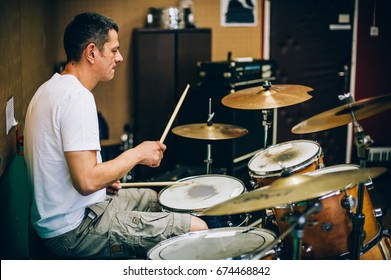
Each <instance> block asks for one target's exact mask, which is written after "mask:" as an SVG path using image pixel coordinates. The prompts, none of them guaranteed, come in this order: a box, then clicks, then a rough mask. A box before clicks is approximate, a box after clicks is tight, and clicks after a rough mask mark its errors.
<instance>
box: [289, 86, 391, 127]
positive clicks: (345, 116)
mask: <svg viewBox="0 0 391 280" xmlns="http://www.w3.org/2000/svg"><path fill="white" fill-rule="evenodd" d="M390 108H391V94H390V95H384V96H379V97H375V98H367V99H363V100H361V101H357V102H352V103H348V104H344V105H342V106H339V107H337V108H334V109H331V110H328V111H326V112H323V113H321V114H318V115H315V116H313V117H311V118H309V119H307V120H305V121H303V122H301V123H299V124H297V125H295V126H294V127H293V128H292V132H293V133H296V134H305V133H312V132H318V131H322V130H326V129H330V128H335V127H339V126H342V125H345V124H348V123H351V122H353V118H352V115H351V112H353V113H354V115H355V117H356V119H357V120H362V119H365V118H368V117H370V116H372V115H375V114H377V113H380V112H383V111H385V110H388V109H390Z"/></svg>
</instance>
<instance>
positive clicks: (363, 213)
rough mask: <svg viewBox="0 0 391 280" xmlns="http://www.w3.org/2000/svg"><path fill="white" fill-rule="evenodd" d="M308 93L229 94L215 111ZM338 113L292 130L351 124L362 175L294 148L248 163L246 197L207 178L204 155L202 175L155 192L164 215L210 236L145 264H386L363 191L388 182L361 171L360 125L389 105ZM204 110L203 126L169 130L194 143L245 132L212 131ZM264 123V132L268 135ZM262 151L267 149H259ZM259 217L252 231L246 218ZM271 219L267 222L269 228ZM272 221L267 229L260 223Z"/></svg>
mask: <svg viewBox="0 0 391 280" xmlns="http://www.w3.org/2000/svg"><path fill="white" fill-rule="evenodd" d="M311 90H312V89H311V88H309V87H306V86H300V85H271V84H270V83H269V82H265V84H264V86H261V87H254V88H249V89H244V90H240V91H237V92H233V93H230V94H228V95H227V96H225V97H224V98H223V99H222V103H223V104H224V105H225V106H227V107H231V108H236V109H245V110H255V109H259V110H263V111H265V114H266V109H275V108H280V107H284V106H291V105H294V104H297V103H300V102H304V101H306V100H308V99H310V98H311V96H310V95H309V94H308V92H309V91H311ZM340 99H341V100H343V101H344V102H345V104H344V105H342V106H339V107H337V108H334V109H331V110H328V111H326V112H323V113H321V114H318V115H315V116H313V117H311V118H309V119H307V120H305V121H303V122H301V123H299V124H297V125H296V126H294V127H293V128H292V133H295V134H306V133H312V132H318V131H322V130H327V129H331V128H335V127H338V126H342V125H347V124H350V123H353V126H354V132H355V145H356V148H357V154H358V158H359V160H360V165H354V164H341V165H335V166H329V167H325V165H324V163H323V153H322V148H321V146H320V145H319V144H318V143H317V142H315V141H307V140H294V141H288V142H285V143H280V144H277V145H272V146H269V147H266V146H265V147H264V149H263V150H262V151H260V152H258V153H257V154H256V155H254V156H253V158H252V159H251V160H250V161H249V162H248V172H249V177H250V179H251V182H252V189H250V190H248V189H246V186H245V185H244V184H243V182H241V181H240V180H238V179H236V178H234V177H231V176H226V175H216V174H211V172H210V164H211V162H212V158H211V148H210V146H208V158H207V159H206V160H205V162H206V163H207V172H206V173H207V174H205V175H201V176H194V177H188V178H184V179H181V180H179V182H185V183H186V182H187V184H184V185H182V184H175V185H174V184H172V185H168V186H167V187H165V188H164V189H163V190H162V191H160V192H159V195H158V200H159V203H160V205H161V208H162V209H163V211H172V212H182V213H190V214H192V215H195V216H198V217H200V218H202V219H203V220H205V222H206V223H207V224H208V227H209V229H208V230H205V231H199V232H189V233H187V234H184V235H181V236H177V237H173V238H170V239H167V240H165V241H162V242H161V243H159V244H157V245H156V246H155V247H153V248H152V249H150V250H149V252H148V258H149V259H152V260H154V259H174V260H176V259H190V260H192V259H199V260H206V259H217V260H223V259H246V260H247V259H251V260H252V259H255V260H264V259H271V260H275V259H293V260H298V259H312V260H322V259H375V260H378V259H381V260H385V259H391V240H390V237H389V236H388V234H386V233H385V232H386V231H385V230H384V228H383V225H382V223H381V221H379V220H378V218H377V215H376V213H375V210H374V208H373V205H372V202H371V198H370V194H369V193H368V189H369V187H370V186H372V183H373V182H372V179H374V178H376V177H378V176H380V175H382V174H383V173H385V172H386V168H383V167H371V168H367V167H366V156H367V153H368V147H369V145H371V144H372V143H373V141H372V139H371V138H370V136H369V135H367V134H366V133H365V132H364V130H363V128H362V127H361V125H360V124H359V123H358V121H359V120H361V119H364V118H368V117H370V116H372V115H374V114H377V113H380V112H383V111H385V110H388V109H390V108H391V95H385V96H380V97H375V98H369V99H364V100H361V101H357V102H355V101H354V100H353V98H352V97H351V96H350V95H349V94H347V95H344V96H341V97H340ZM213 115H214V113H212V112H211V108H210V104H209V115H208V119H207V122H206V123H205V124H202V123H200V124H189V125H182V126H178V127H176V128H174V129H172V132H173V133H174V134H176V135H178V136H181V137H188V138H193V139H201V140H213V141H214V140H224V139H233V138H238V137H241V136H243V135H245V134H246V133H247V130H246V129H245V128H242V127H238V126H234V125H228V124H214V123H213V122H212V118H213ZM269 125H270V124H269V123H265V122H264V126H265V131H266V130H267V127H268V126H269ZM266 143H267V142H266V141H265V145H266ZM260 210H262V211H265V213H268V215H267V216H266V215H264V216H262V217H261V219H260V220H258V221H255V222H252V223H251V224H249V213H252V212H254V211H260ZM270 217H271V218H270ZM265 219H271V224H273V225H274V227H268V226H267V224H266V223H263V222H264V220H265Z"/></svg>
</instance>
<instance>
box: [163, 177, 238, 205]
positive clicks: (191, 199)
mask: <svg viewBox="0 0 391 280" xmlns="http://www.w3.org/2000/svg"><path fill="white" fill-rule="evenodd" d="M180 181H181V182H184V181H189V184H188V185H172V186H169V187H166V188H164V189H163V190H162V191H161V192H160V193H159V197H158V199H159V203H160V205H161V206H162V207H163V208H166V209H168V210H171V211H175V212H198V211H202V210H204V209H206V208H209V207H211V206H214V205H216V204H218V203H220V202H224V201H226V200H228V199H230V198H232V197H235V196H238V195H240V194H242V193H243V192H244V190H245V188H244V184H243V182H242V181H240V180H238V179H236V178H234V177H229V176H225V175H202V176H194V177H188V178H185V179H182V180H180Z"/></svg>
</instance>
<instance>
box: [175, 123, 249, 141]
mask: <svg viewBox="0 0 391 280" xmlns="http://www.w3.org/2000/svg"><path fill="white" fill-rule="evenodd" d="M172 132H173V133H174V134H176V135H179V136H183V137H187V138H193V139H203V140H223V139H232V138H238V137H241V136H244V135H246V134H247V133H248V130H247V129H245V128H242V127H239V126H235V125H230V124H222V123H213V124H212V125H210V126H209V125H207V124H206V123H195V124H186V125H181V126H177V127H175V128H173V129H172Z"/></svg>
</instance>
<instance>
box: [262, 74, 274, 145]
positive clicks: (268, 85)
mask: <svg viewBox="0 0 391 280" xmlns="http://www.w3.org/2000/svg"><path fill="white" fill-rule="evenodd" d="M262 86H263V88H264V89H266V90H269V89H270V88H271V87H272V84H271V83H270V82H269V81H265V82H264V83H263V85H262ZM262 116H263V120H262V126H263V129H264V132H265V135H264V140H263V148H265V149H266V148H267V138H268V131H269V128H270V127H271V125H272V120H271V118H270V116H271V111H270V110H262Z"/></svg>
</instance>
